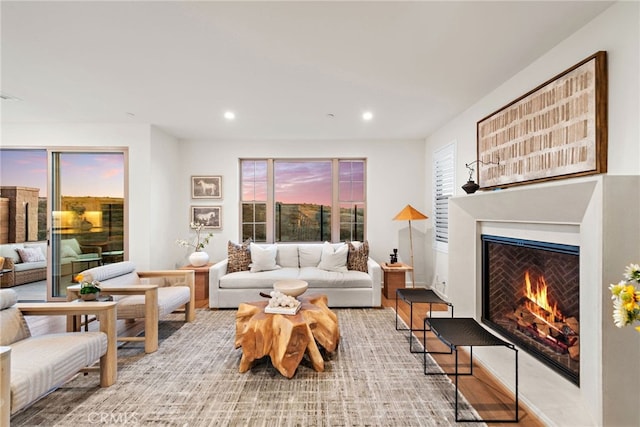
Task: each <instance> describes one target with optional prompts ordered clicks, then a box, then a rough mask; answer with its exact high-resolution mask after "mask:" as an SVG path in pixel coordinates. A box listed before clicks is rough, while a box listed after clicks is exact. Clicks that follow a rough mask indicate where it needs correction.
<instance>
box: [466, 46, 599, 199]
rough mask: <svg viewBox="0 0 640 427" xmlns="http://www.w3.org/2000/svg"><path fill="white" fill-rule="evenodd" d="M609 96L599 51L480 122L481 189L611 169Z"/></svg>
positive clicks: (478, 128) (589, 173)
mask: <svg viewBox="0 0 640 427" xmlns="http://www.w3.org/2000/svg"><path fill="white" fill-rule="evenodd" d="M607 96H608V95H607V52H605V51H600V52H597V53H595V54H594V55H592V56H590V57H588V58H586V59H585V60H583V61H581V62H580V63H578V64H576V65H574V66H573V67H571V68H569V69H568V70H566V71H563V72H562V73H560V74H559V75H557V76H555V77H553V78H551V79H550V80H548V81H546V82H545V83H543V84H541V85H540V86H538V87H537V88H535V89H533V90H532V91H530V92H528V93H526V94H524V95H523V96H521V97H520V98H518V99H516V100H514V101H512V102H511V103H509V104H507V105H506V106H504V107H502V108H500V109H499V110H498V111H496V112H493V113H491V114H490V115H488V116H487V117H485V118H483V119H481V120H480V121H478V123H477V141H478V159H480V160H482V161H484V162H487V161H488V160H490V159H492V158H495V156H496V155H500V160H501V161H502V162H501V165H500V167H495V166H491V165H488V166H480V167H479V168H478V183H479V185H480V188H482V189H491V188H504V187H507V186H514V185H523V184H528V183H532V182H542V181H548V180H552V179H562V178H568V177H575V176H584V175H593V174H599V173H605V172H607V105H608V104H607V102H608V100H607ZM485 164H486V163H482V164H481V165H485Z"/></svg>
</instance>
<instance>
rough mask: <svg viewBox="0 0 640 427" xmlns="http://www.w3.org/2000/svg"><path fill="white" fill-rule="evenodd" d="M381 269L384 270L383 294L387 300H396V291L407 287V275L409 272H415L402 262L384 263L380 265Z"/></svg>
mask: <svg viewBox="0 0 640 427" xmlns="http://www.w3.org/2000/svg"><path fill="white" fill-rule="evenodd" d="M380 267H381V268H382V272H383V276H384V287H383V289H382V293H383V294H384V296H385V298H388V299H395V298H396V290H398V289H401V288H404V287H405V283H406V279H405V273H406V272H407V271H413V267H411V266H410V265H408V264H405V263H402V262H396V263H395V264H389V263H386V262H383V263H380Z"/></svg>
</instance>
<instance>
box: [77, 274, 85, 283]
mask: <svg viewBox="0 0 640 427" xmlns="http://www.w3.org/2000/svg"><path fill="white" fill-rule="evenodd" d="M82 279H84V276H83V275H82V273H80V274H78V275H77V276H76V282H78V283H81V282H82Z"/></svg>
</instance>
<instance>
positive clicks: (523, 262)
mask: <svg viewBox="0 0 640 427" xmlns="http://www.w3.org/2000/svg"><path fill="white" fill-rule="evenodd" d="M482 260H483V266H482V267H483V269H482V288H483V293H482V295H483V302H482V320H483V322H484V323H485V324H487V325H488V326H489V327H491V328H492V329H494V330H496V331H498V332H499V333H501V334H503V335H505V336H506V337H507V338H509V339H510V340H511V341H512V342H513V343H514V344H516V345H518V346H519V347H521V348H522V349H524V350H526V351H527V352H529V353H531V354H532V355H534V356H535V357H537V358H538V359H539V360H541V361H542V362H544V363H545V364H547V365H548V366H550V367H551V368H553V369H555V370H556V371H558V372H559V373H560V374H562V375H564V376H565V377H567V378H568V379H570V380H571V381H573V382H574V383H576V384H579V376H580V322H579V318H580V285H579V280H580V271H579V270H580V265H579V248H578V247H577V246H571V245H561V244H555V243H548V242H539V241H532V240H523V239H513V238H506V237H501V236H489V235H483V236H482Z"/></svg>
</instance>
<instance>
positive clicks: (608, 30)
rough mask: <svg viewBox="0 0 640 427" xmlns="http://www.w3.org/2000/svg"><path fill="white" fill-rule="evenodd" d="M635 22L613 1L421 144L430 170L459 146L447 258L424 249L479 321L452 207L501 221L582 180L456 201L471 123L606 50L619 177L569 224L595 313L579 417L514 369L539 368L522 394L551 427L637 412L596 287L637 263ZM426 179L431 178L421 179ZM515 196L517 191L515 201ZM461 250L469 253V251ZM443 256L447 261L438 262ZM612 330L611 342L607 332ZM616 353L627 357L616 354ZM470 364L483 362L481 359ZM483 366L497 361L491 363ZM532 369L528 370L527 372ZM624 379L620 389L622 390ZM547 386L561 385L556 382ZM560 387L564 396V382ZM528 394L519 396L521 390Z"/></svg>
mask: <svg viewBox="0 0 640 427" xmlns="http://www.w3.org/2000/svg"><path fill="white" fill-rule="evenodd" d="M639 18H640V4H639V3H638V2H620V3H616V4H614V5H613V6H612V7H610V8H609V9H607V10H606V11H604V12H603V13H602V14H601V15H600V16H598V17H597V18H596V19H594V20H593V21H592V22H590V23H589V24H587V25H586V26H585V27H583V28H582V29H580V30H579V31H577V32H576V33H574V34H573V35H572V36H571V37H569V38H568V39H566V40H564V41H563V42H562V43H560V44H559V45H557V46H556V47H555V48H554V49H552V50H551V51H549V52H547V53H546V54H545V55H543V56H542V57H541V58H539V59H538V60H537V61H535V62H534V63H532V64H531V65H530V66H528V67H527V68H526V69H524V70H522V71H521V72H520V73H518V74H517V75H515V76H514V77H513V78H511V79H510V80H509V81H507V82H505V83H504V84H503V85H501V86H500V87H498V88H496V89H495V90H494V91H493V92H491V93H489V94H487V95H486V96H485V97H484V98H482V99H481V100H480V101H478V102H477V103H476V104H475V105H473V106H472V107H471V108H469V109H468V110H467V111H465V112H464V113H463V114H461V115H459V116H458V117H456V118H455V119H453V120H452V121H450V122H449V123H447V124H446V125H445V126H443V127H442V128H441V129H439V130H438V131H437V132H435V133H433V134H432V135H431V136H430V137H429V138H428V139H427V141H426V146H427V149H426V153H425V158H426V166H427V167H429V165H430V164H431V153H433V152H434V151H435V150H437V149H438V148H440V147H442V146H443V145H445V144H447V143H449V142H450V141H452V140H457V141H458V151H457V162H456V165H457V166H456V168H457V174H456V175H457V181H458V185H457V191H458V193H457V195H458V196H459V198H458V200H454V201H452V203H450V209H451V211H452V214H451V215H452V218H451V222H450V224H451V226H452V227H453V228H454V229H453V230H451V235H450V239H451V240H450V242H452V243H453V245H452V244H451V243H450V248H449V249H450V252H449V254H448V255H446V254H441V253H438V254H436V253H433V252H432V255H431V256H432V259H433V261H432V262H433V264H434V265H435V267H436V270H435V274H436V275H437V276H439V277H442V276H445V277H448V276H451V281H450V282H449V283H448V286H447V287H446V288H445V290H444V291H445V292H444V293H445V294H446V295H448V296H450V297H451V298H452V299H457V300H459V304H457V305H456V313H457V314H458V312H459V307H458V305H460V313H461V315H462V314H464V313H466V314H467V315H472V316H476V317H477V318H479V301H478V298H479V291H478V290H477V289H476V287H477V284H478V283H479V278H478V275H479V273H478V272H477V271H476V270H475V268H473V267H470V268H472V272H471V274H470V275H469V274H466V275H465V274H462V275H461V274H459V272H460V271H461V270H460V269H459V265H461V264H463V265H467V266H469V264H470V263H471V264H473V263H475V262H476V260H477V259H478V254H477V251H478V250H479V249H478V248H476V247H475V246H474V245H473V242H474V241H475V240H477V233H478V228H477V227H478V225H477V223H476V222H475V219H476V218H473V215H472V214H469V213H468V212H467V211H465V210H464V209H460V206H464V205H466V204H467V203H466V201H467V200H468V201H469V202H471V201H472V200H474V199H476V200H477V201H482V202H483V203H485V204H486V203H489V204H492V203H493V205H491V206H490V207H489V208H490V209H491V214H492V215H493V216H492V218H500V217H501V214H500V212H499V211H500V209H501V207H503V206H505V205H504V203H507V204H515V205H523V204H525V203H524V202H526V201H529V199H530V197H531V190H534V189H537V188H546V187H556V186H563V185H575V184H576V182H582V180H580V179H578V180H565V181H557V182H554V183H553V184H549V185H547V184H537V185H529V186H523V187H514V188H513V189H509V190H503V191H501V192H496V193H494V194H492V193H484V194H478V195H473V196H467V195H465V194H464V192H463V191H462V190H461V189H460V188H459V186H460V184H461V183H464V182H465V181H466V180H467V170H466V168H465V167H464V164H465V163H468V162H471V161H473V160H475V158H476V123H477V121H478V120H479V119H481V118H483V117H485V116H487V115H488V114H490V113H492V112H493V111H496V110H497V109H499V108H501V107H502V106H504V105H506V104H508V103H509V102H511V101H512V100H514V99H516V98H517V97H519V96H520V95H522V94H524V93H526V92H528V91H529V90H531V89H533V88H534V87H536V86H538V85H539V84H540V83H542V82H544V81H546V80H548V79H549V78H551V77H553V76H554V75H556V74H558V73H560V72H562V71H563V70H565V69H567V68H569V67H570V66H572V65H574V64H576V63H578V62H580V61H581V60H582V59H584V58H586V57H588V56H590V55H592V54H593V53H595V52H596V51H599V50H605V51H607V56H608V71H609V79H608V82H609V109H608V112H609V117H608V145H609V149H608V175H610V176H611V178H613V177H614V176H616V177H618V178H620V180H612V179H610V180H605V181H604V183H605V184H606V185H605V184H602V181H600V180H596V182H598V186H597V189H598V191H597V192H596V193H594V194H596V196H594V197H593V198H592V199H588V200H589V203H590V204H591V205H590V206H589V207H588V208H586V209H585V210H584V212H586V214H585V217H584V218H581V219H580V220H579V221H578V220H572V221H573V222H572V221H569V222H568V223H573V224H583V225H582V226H581V239H583V236H585V235H587V234H585V233H587V230H585V228H587V229H588V236H589V238H588V240H587V241H581V245H582V246H581V248H582V249H584V253H582V252H581V269H582V265H585V266H586V267H585V268H586V269H587V270H588V272H589V276H588V277H589V278H588V292H585V293H584V295H583V294H582V293H581V304H582V303H584V304H583V305H584V306H585V307H587V306H588V307H591V308H592V309H595V310H594V311H593V312H592V316H593V317H591V316H589V318H588V319H585V321H586V322H587V324H588V326H589V327H590V328H593V330H588V331H585V334H586V335H585V337H587V338H588V344H589V351H591V353H590V354H591V355H590V356H588V357H585V358H584V364H583V366H582V372H581V374H582V375H581V387H580V389H579V391H576V392H575V393H574V394H576V395H577V396H579V398H580V400H581V402H582V403H581V404H579V405H575V406H576V407H577V408H583V409H578V411H581V412H578V413H575V411H576V410H575V409H574V410H573V411H574V412H571V411H570V410H569V407H571V404H566V402H565V401H564V400H563V398H558V396H561V395H562V394H561V392H557V394H549V392H548V391H541V392H540V391H539V390H537V389H536V384H537V383H539V382H541V381H543V378H544V376H545V375H547V373H546V372H545V371H544V369H545V368H541V367H539V366H537V362H533V361H528V360H527V359H526V356H525V364H523V365H524V366H523V365H521V369H522V368H523V367H526V369H527V371H528V370H529V369H540V370H542V372H545V373H544V374H540V373H539V372H540V371H534V372H536V374H535V375H537V378H538V380H537V381H536V378H535V375H534V378H533V379H532V382H531V384H532V385H531V386H530V387H528V388H523V389H521V390H522V392H523V394H525V396H526V398H525V400H527V402H528V403H530V404H531V405H533V406H534V407H536V408H538V409H539V410H542V411H543V413H541V416H542V417H543V418H544V419H545V421H547V422H548V423H549V424H551V425H568V424H563V421H559V420H564V422H566V420H567V414H573V415H574V418H573V420H574V422H575V421H576V420H581V421H583V422H584V424H588V425H594V424H595V425H620V426H623V425H637V421H638V419H640V409H638V408H639V407H640V395H639V394H638V393H637V391H635V390H634V385H635V384H637V383H638V380H640V374H638V373H637V372H638V355H639V354H640V345H639V344H638V342H637V341H636V342H635V343H634V342H633V341H632V342H629V341H619V339H622V340H628V339H632V338H631V337H630V335H632V334H630V333H629V332H628V331H624V332H623V333H622V334H620V331H616V330H615V328H613V327H612V319H611V308H610V307H609V306H608V305H603V304H606V303H609V304H610V301H609V299H608V295H606V292H604V291H603V289H604V287H603V286H604V284H607V283H610V282H615V281H617V280H619V279H620V277H619V276H620V274H621V272H622V271H623V269H624V263H625V262H630V260H633V259H635V262H638V259H636V258H637V257H638V256H640V254H639V253H638V252H639V248H638V244H637V242H638V241H639V240H640V235H639V232H638V229H639V228H640V227H639V226H638V224H639V223H640V220H638V217H637V213H636V212H638V205H637V204H638V199H639V197H638V196H639V194H638V188H637V187H633V185H627V184H626V183H628V182H632V183H633V182H635V184H636V185H637V181H638V180H637V179H635V180H633V179H629V178H637V176H638V175H640V144H639V141H640V126H639V121H638V117H640V79H639V77H638V76H640V29H639V23H640V19H639ZM630 176H631V177H630ZM427 178H430V176H429V175H427ZM592 180H593V179H591V180H586V181H592ZM616 183H625V187H624V188H625V190H626V192H627V193H628V194H627V199H626V200H625V198H624V197H622V196H621V195H620V194H616V193H615V191H613V188H615V185H616ZM612 187H613V188H612ZM426 192H427V196H426V197H427V199H429V198H430V197H431V194H430V185H427V186H426ZM498 193H502V194H498ZM545 194H546V196H542V200H544V201H547V202H548V201H549V200H548V197H549V194H548V193H545ZM631 194H633V195H631ZM517 195H520V199H518V196H517ZM507 196H508V197H507ZM514 197H515V198H514ZM603 198H605V199H608V200H609V201H610V203H606V202H604V201H603ZM574 199H575V198H574V197H572V196H571V194H569V195H568V197H566V198H564V199H562V200H560V201H558V202H557V203H556V204H553V205H552V206H549V208H550V209H552V210H564V209H565V208H568V207H569V206H570V205H571V204H574V203H576V200H574ZM495 204H497V205H495ZM563 204H565V205H563ZM625 204H629V205H630V206H629V207H628V208H624V209H626V212H627V214H628V215H623V214H621V213H620V212H622V211H620V210H619V209H618V208H616V207H615V206H618V207H621V206H623V205H625ZM480 205H482V203H481V204H480ZM614 213H615V215H614ZM630 215H631V216H630ZM633 215H635V217H634V216H633ZM454 217H455V218H456V219H454ZM613 218H615V220H613ZM536 221H543V222H544V218H537V219H536V218H534V219H533V222H536ZM625 221H626V223H625ZM603 222H604V223H603ZM614 222H615V224H614ZM584 224H588V225H584ZM616 225H617V228H616V230H617V231H616V232H615V233H612V232H607V229H612V228H615V227H616ZM621 229H624V230H626V231H627V233H626V234H625V232H623V231H621ZM605 233H606V234H605ZM469 238H471V240H469ZM616 239H618V240H616ZM621 239H624V240H621ZM629 242H633V243H629ZM470 247H471V249H469V248H470ZM582 249H581V251H582ZM583 255H584V256H583ZM445 258H446V262H444V259H445ZM436 260H437V262H436ZM462 296H464V297H462ZM581 321H582V319H581ZM585 326H586V324H585ZM616 333H617V335H616V337H617V338H618V339H616V338H615V337H614V336H613V334H616ZM634 338H637V336H636V337H634ZM614 341H615V342H617V346H618V347H617V348H616V347H612V346H615V345H616V344H613V342H614ZM621 352H622V353H624V354H626V355H628V357H623V356H621V355H620V353H621ZM474 353H475V352H474ZM479 358H480V359H482V357H480V356H479ZM485 361H486V359H485ZM491 365H493V366H495V365H498V364H497V363H491ZM533 366H535V368H531V367H533ZM625 371H626V372H627V373H629V375H628V376H627V381H625V380H624V377H625V375H624V372H625ZM509 383H510V382H509V381H505V384H507V385H508V384H509ZM625 383H626V384H629V385H624V384H625ZM554 387H556V388H557V387H560V386H559V385H558V384H556V385H555V386H554ZM552 388H553V387H552ZM556 388H554V390H556ZM564 389H566V390H569V391H570V390H571V386H568V387H565V388H564ZM527 390H528V395H527V394H526V393H527ZM554 405H555V406H554ZM540 408H543V409H540ZM563 417H564V418H563ZM569 419H571V418H569Z"/></svg>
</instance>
